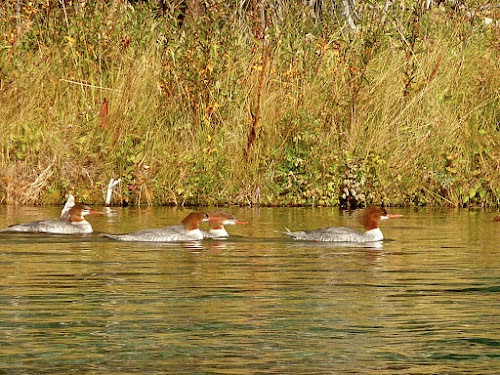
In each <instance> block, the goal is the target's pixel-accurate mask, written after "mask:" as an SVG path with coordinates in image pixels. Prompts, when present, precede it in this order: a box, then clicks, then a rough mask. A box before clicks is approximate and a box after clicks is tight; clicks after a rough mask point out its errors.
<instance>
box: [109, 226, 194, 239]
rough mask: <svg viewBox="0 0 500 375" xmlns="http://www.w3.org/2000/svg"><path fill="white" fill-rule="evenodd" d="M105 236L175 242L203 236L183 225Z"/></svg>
mask: <svg viewBox="0 0 500 375" xmlns="http://www.w3.org/2000/svg"><path fill="white" fill-rule="evenodd" d="M103 236H104V237H107V238H111V239H113V240H118V241H146V242H175V241H194V240H200V239H202V238H203V235H202V234H201V232H200V230H198V229H197V230H192V231H189V232H187V231H186V229H185V228H184V226H183V225H174V226H171V227H166V228H153V229H144V230H140V231H137V232H132V233H127V234H118V235H115V234H103Z"/></svg>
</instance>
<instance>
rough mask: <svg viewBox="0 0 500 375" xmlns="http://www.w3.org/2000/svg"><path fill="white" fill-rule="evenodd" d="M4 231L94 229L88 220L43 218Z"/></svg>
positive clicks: (63, 232) (71, 232) (35, 231)
mask: <svg viewBox="0 0 500 375" xmlns="http://www.w3.org/2000/svg"><path fill="white" fill-rule="evenodd" d="M0 232H2V233H16V232H17V233H50V234H87V233H92V232H93V229H92V226H91V225H90V223H89V222H88V221H86V220H84V221H80V222H71V223H70V222H69V221H63V220H42V221H34V222H32V223H26V224H16V225H11V226H10V227H8V228H5V229H2V230H0Z"/></svg>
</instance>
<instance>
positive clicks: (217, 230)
mask: <svg viewBox="0 0 500 375" xmlns="http://www.w3.org/2000/svg"><path fill="white" fill-rule="evenodd" d="M210 216H212V217H214V220H212V221H210V223H209V228H210V229H209V230H208V232H204V231H202V233H203V238H225V237H229V233H227V231H226V229H225V228H224V225H236V224H248V222H247V221H240V220H238V219H236V218H235V217H234V215H233V214H230V213H229V212H227V211H223V210H221V211H216V212H214V213H212V214H211V215H210Z"/></svg>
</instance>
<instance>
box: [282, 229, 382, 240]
mask: <svg viewBox="0 0 500 375" xmlns="http://www.w3.org/2000/svg"><path fill="white" fill-rule="evenodd" d="M283 234H286V235H287V236H289V237H291V238H293V239H295V240H299V241H322V242H372V241H381V240H383V239H384V235H383V234H382V231H381V230H380V228H375V229H370V230H368V231H366V232H364V233H361V232H359V231H357V230H354V229H351V228H346V227H334V228H322V229H315V230H302V231H298V232H283Z"/></svg>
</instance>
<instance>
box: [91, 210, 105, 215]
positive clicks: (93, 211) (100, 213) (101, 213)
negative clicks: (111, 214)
mask: <svg viewBox="0 0 500 375" xmlns="http://www.w3.org/2000/svg"><path fill="white" fill-rule="evenodd" d="M89 212H90V213H91V214H94V215H104V212H101V211H95V210H90V211H89Z"/></svg>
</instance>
